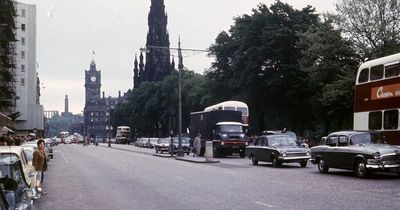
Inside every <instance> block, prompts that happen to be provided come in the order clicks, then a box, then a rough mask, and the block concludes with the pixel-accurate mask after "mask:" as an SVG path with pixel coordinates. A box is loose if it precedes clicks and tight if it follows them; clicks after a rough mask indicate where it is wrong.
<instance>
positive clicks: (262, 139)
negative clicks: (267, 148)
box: [255, 138, 264, 146]
mask: <svg viewBox="0 0 400 210" xmlns="http://www.w3.org/2000/svg"><path fill="white" fill-rule="evenodd" d="M263 141H264V138H257V140H256V143H255V145H256V146H262V145H263Z"/></svg>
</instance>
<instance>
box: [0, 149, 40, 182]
mask: <svg viewBox="0 0 400 210" xmlns="http://www.w3.org/2000/svg"><path fill="white" fill-rule="evenodd" d="M3 157H4V158H8V159H11V160H20V161H21V165H22V169H23V172H24V177H25V179H26V180H25V181H26V182H27V183H28V185H29V186H31V187H32V188H34V187H36V186H38V183H37V180H36V172H35V167H33V166H32V165H30V164H29V163H28V159H27V158H26V156H25V153H24V150H23V149H22V147H20V146H9V147H0V158H3Z"/></svg>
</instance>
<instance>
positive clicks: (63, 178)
mask: <svg viewBox="0 0 400 210" xmlns="http://www.w3.org/2000/svg"><path fill="white" fill-rule="evenodd" d="M124 147H126V149H125V150H124V149H123V148H124ZM120 148H122V149H123V150H121V149H116V147H113V148H107V147H101V146H99V147H95V146H93V145H91V146H86V147H83V146H82V145H74V144H73V145H59V146H57V147H54V151H55V154H54V159H52V160H51V161H50V162H49V170H48V171H47V172H46V174H45V180H44V189H45V190H46V191H47V192H48V194H47V195H45V196H43V197H42V198H41V199H40V200H38V201H37V202H35V203H34V206H35V209H40V210H47V209H48V210H50V209H51V210H57V209H96V210H102V209H107V210H109V209H118V210H123V209H140V210H142V209H149V210H155V209H307V210H308V209H341V210H344V209H352V210H353V209H398V208H399V206H400V199H399V198H400V178H399V177H398V176H395V175H392V174H373V175H372V176H370V177H369V178H367V179H360V178H357V177H356V176H355V175H354V174H353V173H352V172H349V171H342V170H332V169H331V170H330V173H328V174H320V173H319V172H318V170H317V168H316V166H314V165H312V164H309V165H308V166H307V167H306V168H301V167H300V166H299V164H286V165H283V166H282V167H281V168H273V167H272V166H271V164H267V163H266V164H262V163H261V164H260V165H259V166H253V165H251V161H250V160H249V159H241V158H239V157H228V158H221V159H219V160H220V161H221V162H220V163H212V164H204V163H203V164H198V163H192V162H185V161H179V160H175V159H173V158H162V157H156V156H152V153H153V150H148V149H147V150H146V149H135V151H130V150H131V148H133V146H130V145H126V146H125V145H124V146H120Z"/></svg>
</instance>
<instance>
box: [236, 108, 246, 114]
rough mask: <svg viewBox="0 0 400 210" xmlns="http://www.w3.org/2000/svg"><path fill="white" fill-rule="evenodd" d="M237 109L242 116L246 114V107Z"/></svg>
mask: <svg viewBox="0 0 400 210" xmlns="http://www.w3.org/2000/svg"><path fill="white" fill-rule="evenodd" d="M237 110H238V111H241V112H242V115H243V116H247V115H248V113H247V108H243V107H238V108H237Z"/></svg>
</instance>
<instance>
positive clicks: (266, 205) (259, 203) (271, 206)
mask: <svg viewBox="0 0 400 210" xmlns="http://www.w3.org/2000/svg"><path fill="white" fill-rule="evenodd" d="M256 204H258V205H261V206H265V207H268V208H274V207H275V206H273V205H269V204H266V203H261V202H258V201H256Z"/></svg>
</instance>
